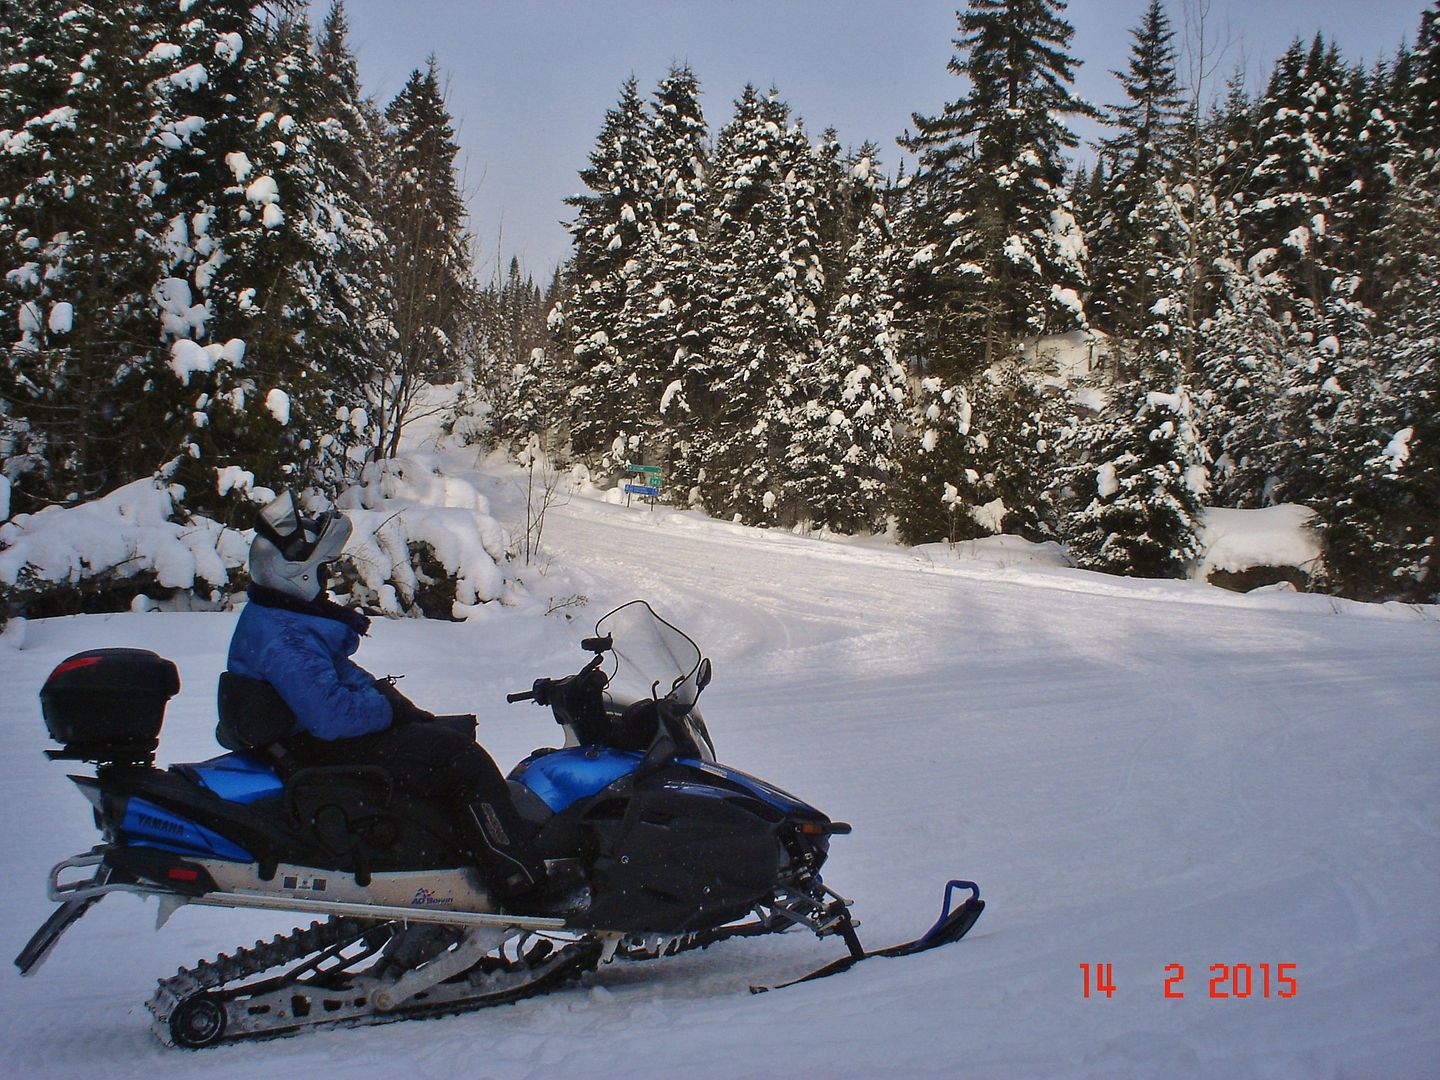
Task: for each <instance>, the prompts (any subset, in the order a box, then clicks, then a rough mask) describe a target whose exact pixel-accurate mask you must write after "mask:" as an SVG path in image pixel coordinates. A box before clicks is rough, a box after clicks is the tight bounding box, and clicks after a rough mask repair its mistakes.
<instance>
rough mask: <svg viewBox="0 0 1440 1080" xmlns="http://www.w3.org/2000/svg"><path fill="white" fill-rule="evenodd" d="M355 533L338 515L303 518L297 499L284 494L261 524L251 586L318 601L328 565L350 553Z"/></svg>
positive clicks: (253, 550)
mask: <svg viewBox="0 0 1440 1080" xmlns="http://www.w3.org/2000/svg"><path fill="white" fill-rule="evenodd" d="M350 528H351V526H350V519H349V518H347V517H345V515H343V514H341V513H340V512H339V511H337V510H327V511H326V512H325V513H323V514H321V515H320V516H319V517H318V518H302V517H301V516H300V508H299V506H297V505H296V503H295V495H294V494H293V493H292V492H289V491H284V492H281V493H280V496H279V498H277V499H276V500H275V501H274V502H272V503H271V504H270V505H269V506H267V507H265V509H263V510H261V511H260V516H259V517H257V518H256V519H255V539H254V541H252V542H251V544H250V580H251V581H253V582H255V584H256V585H262V586H264V587H265V588H267V589H274V590H275V591H276V592H278V593H284V594H285V595H286V596H293V597H295V598H297V599H299V600H315V599H318V598H319V597H320V596H321V595H323V594H324V592H325V575H324V569H323V568H324V564H325V563H328V562H330V561H332V560H333V559H336V558H338V557H339V555H340V553H341V552H342V551H344V550H345V542H346V541H347V540H349V539H350Z"/></svg>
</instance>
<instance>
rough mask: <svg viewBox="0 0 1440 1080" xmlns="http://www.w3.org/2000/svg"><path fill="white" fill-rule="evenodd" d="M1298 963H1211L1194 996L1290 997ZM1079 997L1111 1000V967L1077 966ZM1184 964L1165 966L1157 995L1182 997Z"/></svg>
mask: <svg viewBox="0 0 1440 1080" xmlns="http://www.w3.org/2000/svg"><path fill="white" fill-rule="evenodd" d="M1298 968H1299V965H1298V964H1211V965H1210V967H1209V970H1208V971H1207V972H1206V975H1205V976H1201V980H1202V983H1203V986H1202V988H1201V989H1200V990H1199V991H1198V992H1197V994H1196V996H1197V997H1208V998H1210V999H1211V1000H1214V1001H1219V1000H1222V999H1223V1000H1236V1001H1247V1000H1261V999H1265V998H1293V997H1295V996H1296V995H1297V994H1298V993H1299V992H1300V982H1299V979H1298V977H1297V974H1296V973H1297V970H1298ZM1080 973H1081V996H1083V997H1087V998H1088V997H1097V998H1098V997H1104V998H1106V999H1109V998H1113V997H1114V996H1115V994H1116V993H1117V991H1118V989H1119V987H1117V986H1116V985H1115V965H1114V964H1081V965H1080ZM1185 980H1186V977H1185V965H1184V964H1166V965H1165V970H1164V976H1163V978H1162V979H1161V983H1160V992H1161V996H1162V997H1164V998H1166V999H1168V1000H1170V1001H1180V1000H1183V999H1184V998H1185V996H1186V991H1187V984H1186V981H1185Z"/></svg>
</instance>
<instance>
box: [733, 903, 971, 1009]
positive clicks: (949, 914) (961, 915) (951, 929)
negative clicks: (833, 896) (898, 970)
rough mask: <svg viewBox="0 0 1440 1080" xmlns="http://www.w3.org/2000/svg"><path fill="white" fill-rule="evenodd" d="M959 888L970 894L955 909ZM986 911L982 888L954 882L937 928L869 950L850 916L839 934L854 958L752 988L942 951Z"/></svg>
mask: <svg viewBox="0 0 1440 1080" xmlns="http://www.w3.org/2000/svg"><path fill="white" fill-rule="evenodd" d="M959 889H968V890H969V891H970V895H969V897H967V898H966V899H965V901H964V903H962V904H960V905H959V906H958V907H954V908H952V907H951V904H952V902H953V899H954V896H955V892H956V890H959ZM984 910H985V901H984V900H981V899H980V886H978V885H976V884H975V883H974V882H973V881H951V882H949V883H948V884H946V886H945V903H944V906H943V907H942V908H941V910H940V918H938V919H936V920H935V925H933V926H932V927H930V929H929V930H927V931H925V933H923V934H921V935H920V936H919V937H918V938H916V939H915V940H914V941H906V942H903V943H902V944H900V945H891V946H890V947H889V948H888V949H872V950H866V949H865V948H864V947H863V946H862V945H861V944H860V937H859V935H858V934H856V932H855V927H854V924H853V923H851V922H850V920H849V914H848V912H847V913H846V917H845V925H844V926H842V927H839V928H837V931H836V932H837V933H839V934H840V936H841V937H842V938H843V939H844V941H845V944H846V945H847V946H849V949H850V955H849V956H842V957H841V958H840V959H838V960H833V961H831V962H830V963H828V964H826V965H825V966H824V967H820V968H816V969H815V970H814V971H812V972H810V973H809V974H808V975H802V976H800V978H798V979H791V980H790V981H789V982H783V983H777V984H775V985H774V986H752V987H750V992H751V993H752V994H764V993H767V992H768V991H771V990H783V989H785V988H786V987H787V986H798V985H799V984H800V983H806V982H814V981H815V980H816V979H824V978H826V977H828V976H830V975H839V974H840V973H841V972H844V971H849V970H850V969H851V968H852V967H854V966H855V965H856V964H858V963H859V962H860V961H861V960H868V959H870V958H871V957H872V956H889V957H895V956H914V955H915V954H916V953H922V952H927V951H928V950H930V949H935V948H939V947H940V946H941V945H948V944H950V943H951V942H952V941H959V940H960V939H961V938H962V937H964V936H965V935H966V934H968V933H969V932H970V928H971V927H972V926H974V925H975V920H977V919H978V918H980V913H981V912H982V911H984Z"/></svg>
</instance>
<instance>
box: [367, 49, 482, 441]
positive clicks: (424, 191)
mask: <svg viewBox="0 0 1440 1080" xmlns="http://www.w3.org/2000/svg"><path fill="white" fill-rule="evenodd" d="M385 122H386V129H387V130H386V138H385V147H384V155H383V164H382V177H383V181H382V185H381V187H382V203H381V225H382V227H383V229H384V232H385V235H386V237H387V239H388V241H389V243H388V255H389V259H388V263H389V265H388V275H387V276H388V277H389V280H390V285H391V290H392V293H391V295H392V297H393V300H392V304H393V307H392V311H391V322H392V325H393V328H394V329H393V333H392V336H391V344H390V352H389V356H388V357H387V362H386V365H385V370H384V372H383V373H382V378H381V383H380V386H379V388H378V392H377V394H376V403H375V407H376V409H377V411H378V412H379V415H380V417H381V421H380V433H379V442H378V443H377V445H376V451H377V453H379V454H381V455H384V456H394V454H395V452H396V450H397V449H398V446H399V441H400V435H401V432H402V429H403V425H404V420H405V416H406V413H407V412H408V411H409V409H410V407H411V405H412V404H413V402H414V399H415V395H416V394H417V393H418V391H419V389H420V387H421V385H422V384H423V383H424V382H425V381H426V380H427V379H429V378H432V377H435V376H437V375H448V376H449V377H451V378H454V377H455V376H456V375H457V374H458V371H457V370H456V368H457V367H458V364H457V363H456V359H457V358H456V356H455V349H454V348H453V347H452V342H453V341H454V339H455V338H456V336H457V335H458V334H459V332H460V328H461V326H462V324H463V323H464V322H465V321H466V320H467V319H468V318H470V317H471V315H472V312H473V309H474V306H475V305H474V296H475V293H476V292H477V289H476V285H475V282H474V278H473V275H472V273H471V269H470V252H469V245H470V236H469V233H468V232H467V230H466V226H465V222H466V211H465V201H464V199H463V198H462V197H461V195H460V189H459V185H458V183H457V180H456V176H455V157H456V155H457V154H458V153H459V147H458V146H457V145H456V143H455V131H454V125H453V124H452V122H451V119H450V113H449V110H448V109H447V108H446V107H445V98H444V95H443V93H442V92H441V89H440V75H439V67H438V65H437V63H436V61H435V59H434V57H431V59H430V61H429V62H428V63H427V64H426V66H425V70H424V71H420V70H418V69H417V70H416V71H413V72H411V74H410V78H409V79H408V80H407V81H406V83H405V86H404V87H403V88H402V89H401V91H400V93H399V94H398V95H396V97H395V99H394V100H393V101H392V102H390V104H389V105H388V106H387V107H386V109H385Z"/></svg>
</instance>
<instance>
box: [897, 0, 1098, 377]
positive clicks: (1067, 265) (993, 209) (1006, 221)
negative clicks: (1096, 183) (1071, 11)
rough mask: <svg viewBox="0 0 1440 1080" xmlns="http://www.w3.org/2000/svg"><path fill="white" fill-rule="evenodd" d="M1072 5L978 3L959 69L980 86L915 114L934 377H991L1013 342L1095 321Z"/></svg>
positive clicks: (918, 293)
mask: <svg viewBox="0 0 1440 1080" xmlns="http://www.w3.org/2000/svg"><path fill="white" fill-rule="evenodd" d="M1065 6H1066V5H1065V4H1064V3H1063V0H970V3H969V5H968V7H967V9H966V10H965V11H964V12H962V13H960V14H959V16H958V19H959V30H960V37H958V38H957V39H955V46H956V50H957V51H956V54H955V56H954V57H953V58H952V59H951V61H950V70H951V72H953V73H954V74H955V75H957V76H961V77H964V78H966V79H968V80H969V86H968V87H967V88H966V90H965V92H964V93H963V94H962V95H961V96H960V97H959V98H958V99H957V100H956V101H954V102H953V103H951V104H949V105H947V106H946V107H945V109H944V111H943V112H941V113H940V114H939V115H938V116H934V117H925V116H921V115H919V114H916V115H915V116H914V118H913V119H914V122H915V125H916V129H917V130H916V133H915V134H914V135H913V136H911V135H907V136H906V137H905V138H903V139H902V140H901V145H903V146H904V147H906V148H907V149H909V150H912V151H914V152H916V153H918V154H919V155H920V161H919V167H918V170H917V172H916V175H915V178H914V182H913V184H912V198H913V199H914V200H915V205H916V210H917V213H918V214H919V215H921V217H922V219H923V221H922V225H921V230H920V231H921V237H922V240H923V246H922V247H921V248H920V250H919V251H918V252H917V253H916V255H915V257H914V265H915V267H916V273H915V275H914V278H913V280H912V282H911V290H912V293H913V297H914V300H913V302H915V303H917V304H919V305H921V306H922V307H923V309H924V310H925V311H926V313H927V314H926V317H925V325H924V333H925V345H924V351H925V355H926V357H927V362H928V363H929V365H930V370H931V371H933V372H934V373H937V374H941V375H944V376H946V377H950V378H953V377H954V376H956V375H964V374H966V373H973V372H975V371H979V370H983V369H985V368H988V367H989V366H991V364H993V363H994V362H995V361H996V360H998V359H1000V358H1001V357H1002V356H1004V355H1006V354H1007V353H1008V351H1009V348H1010V344H1011V343H1012V342H1014V341H1015V340H1017V339H1019V338H1022V337H1026V336H1030V335H1035V334H1043V333H1048V332H1052V331H1063V330H1068V329H1071V328H1073V327H1075V326H1077V325H1083V324H1084V311H1083V308H1082V305H1081V295H1082V293H1083V292H1084V290H1085V288H1086V282H1087V271H1086V267H1085V242H1084V237H1083V236H1082V235H1081V232H1080V229H1079V227H1078V225H1077V224H1076V221H1075V216H1074V212H1073V208H1072V206H1071V204H1070V201H1069V196H1068V194H1067V192H1066V189H1065V161H1064V153H1065V151H1066V150H1067V149H1068V148H1071V147H1074V146H1075V145H1076V138H1075V136H1074V134H1073V133H1071V132H1070V130H1069V129H1068V128H1067V127H1066V126H1065V118H1066V117H1069V116H1075V115H1090V114H1092V113H1093V109H1092V107H1091V106H1089V105H1088V104H1086V103H1085V102H1083V101H1081V100H1080V99H1078V98H1076V97H1075V96H1074V95H1073V94H1072V93H1071V92H1070V84H1071V83H1072V82H1073V80H1074V70H1075V67H1076V65H1077V61H1076V60H1075V59H1074V58H1073V57H1072V56H1070V55H1069V53H1068V52H1067V49H1068V47H1069V44H1070V40H1071V38H1072V37H1073V35H1074V30H1073V28H1072V27H1071V26H1070V24H1069V23H1068V22H1066V21H1065V20H1064V18H1063V17H1062V13H1063V12H1064V10H1065Z"/></svg>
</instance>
